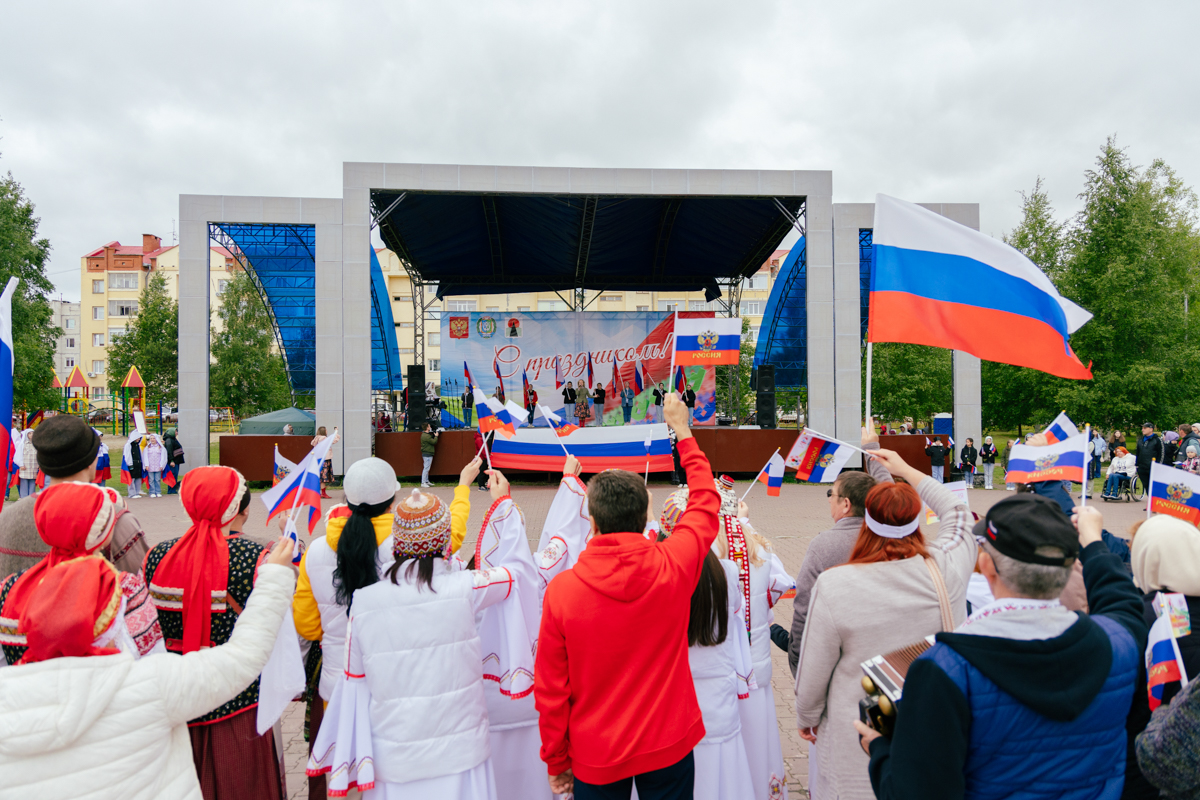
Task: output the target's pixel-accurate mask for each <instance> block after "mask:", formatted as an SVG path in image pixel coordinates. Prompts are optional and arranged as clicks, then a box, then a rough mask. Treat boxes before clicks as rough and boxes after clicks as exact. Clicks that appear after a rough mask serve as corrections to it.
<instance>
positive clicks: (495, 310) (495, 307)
mask: <svg viewBox="0 0 1200 800" xmlns="http://www.w3.org/2000/svg"><path fill="white" fill-rule="evenodd" d="M487 310H488V311H493V312H499V311H500V306H488V307H487Z"/></svg>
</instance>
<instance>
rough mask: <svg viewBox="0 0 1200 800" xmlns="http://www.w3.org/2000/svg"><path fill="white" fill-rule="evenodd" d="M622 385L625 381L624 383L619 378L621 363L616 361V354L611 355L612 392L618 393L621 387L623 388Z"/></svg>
mask: <svg viewBox="0 0 1200 800" xmlns="http://www.w3.org/2000/svg"><path fill="white" fill-rule="evenodd" d="M624 386H625V383H624V381H622V380H621V364H620V362H618V361H617V359H616V356H614V357H613V374H612V387H613V394H620V393H621V389H622V388H624Z"/></svg>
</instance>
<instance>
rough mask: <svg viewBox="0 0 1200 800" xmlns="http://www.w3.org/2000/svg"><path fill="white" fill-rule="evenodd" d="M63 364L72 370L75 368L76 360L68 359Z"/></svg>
mask: <svg viewBox="0 0 1200 800" xmlns="http://www.w3.org/2000/svg"><path fill="white" fill-rule="evenodd" d="M63 364H64V365H65V366H66V367H67V368H68V369H70V368H71V367H74V366H75V359H73V358H67V359H63Z"/></svg>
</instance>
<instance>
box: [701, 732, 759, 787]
mask: <svg viewBox="0 0 1200 800" xmlns="http://www.w3.org/2000/svg"><path fill="white" fill-rule="evenodd" d="M692 756H693V758H694V759H695V762H696V788H695V793H694V795H693V796H694V797H695V799H696V800H743V798H752V797H754V782H753V781H752V780H751V779H750V762H749V760H748V759H747V758H746V743H745V741H743V739H742V735H741V734H740V733H739V734H737V735H736V736H732V737H730V738H728V739H726V740H725V741H723V742H721V743H719V744H706V743H705V742H701V743H700V744H698V745H696V749H695V750H693V751H692Z"/></svg>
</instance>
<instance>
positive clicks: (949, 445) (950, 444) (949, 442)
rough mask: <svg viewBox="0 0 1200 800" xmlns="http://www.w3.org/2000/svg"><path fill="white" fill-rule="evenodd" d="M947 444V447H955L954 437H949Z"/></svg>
mask: <svg viewBox="0 0 1200 800" xmlns="http://www.w3.org/2000/svg"><path fill="white" fill-rule="evenodd" d="M946 442H947V444H946V446H947V447H950V448H953V447H954V437H953V436H947V437H946Z"/></svg>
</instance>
